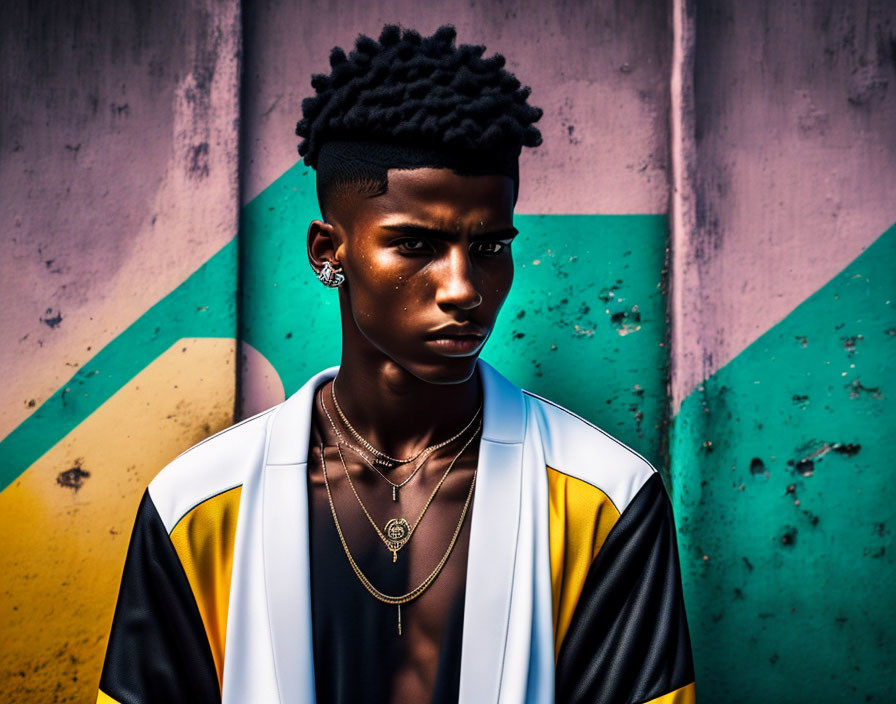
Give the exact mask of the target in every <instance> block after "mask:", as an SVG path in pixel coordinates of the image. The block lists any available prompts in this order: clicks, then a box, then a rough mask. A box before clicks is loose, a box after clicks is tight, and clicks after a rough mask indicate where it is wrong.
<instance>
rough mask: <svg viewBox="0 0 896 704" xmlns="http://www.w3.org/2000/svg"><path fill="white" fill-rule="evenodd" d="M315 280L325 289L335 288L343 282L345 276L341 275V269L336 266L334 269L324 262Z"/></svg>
mask: <svg viewBox="0 0 896 704" xmlns="http://www.w3.org/2000/svg"><path fill="white" fill-rule="evenodd" d="M317 278H318V279H320V282H321V283H322V284H323V285H324V286H326V287H327V288H336V287H338V286H341V285H342V282H343V281H345V274H343V273H342V267H341V266H339V265H338V264H337V265H336V266H335V267H334V266H333V265H332V264H330V262H328V261H325V262H324V265H323V266H322V267H321V269H320V272H318V274H317Z"/></svg>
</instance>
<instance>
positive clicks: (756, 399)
mask: <svg viewBox="0 0 896 704" xmlns="http://www.w3.org/2000/svg"><path fill="white" fill-rule="evenodd" d="M240 5H241V4H240V3H238V2H236V1H235V0H223V1H221V2H210V1H209V0H191V2H187V3H174V2H168V1H167V0H155V1H152V2H134V3H103V2H98V1H97V0H92V1H91V0H79V1H78V2H76V3H68V4H67V5H63V4H62V3H52V2H49V1H46V0H45V1H44V2H30V3H26V2H24V1H23V0H22V1H20V2H16V3H7V4H5V5H3V7H2V9H0V36H2V42H0V56H2V59H3V60H2V62H0V65H2V66H3V69H2V71H3V74H2V75H3V80H2V83H0V106H2V108H0V109H2V116H0V224H2V239H0V257H2V258H0V296H2V301H3V304H2V306H0V329H2V330H3V332H4V337H3V343H2V345H0V361H2V363H3V365H4V367H3V368H4V369H5V370H8V371H9V373H8V375H7V377H8V383H7V384H6V385H5V387H4V391H3V396H2V403H0V529H2V530H3V532H4V535H5V536H6V537H5V542H4V549H3V551H2V553H0V574H3V575H4V577H3V589H2V590H0V628H2V629H3V633H4V641H3V643H2V644H0V691H2V692H4V694H5V695H7V696H8V697H9V698H10V699H11V700H15V701H41V702H43V701H84V700H90V699H91V697H92V695H93V692H94V690H95V687H96V683H97V680H98V677H99V667H100V660H101V656H102V652H103V650H104V647H105V639H106V634H107V630H108V625H109V621H110V620H111V614H112V607H113V603H114V593H115V590H116V588H117V582H118V579H119V575H120V570H121V565H122V562H123V557H124V549H125V546H126V543H127V537H128V532H129V527H130V524H131V521H132V518H133V515H134V510H135V508H136V504H137V501H138V499H139V495H140V493H141V491H142V490H143V487H144V486H145V484H146V483H147V482H148V481H149V479H150V478H151V477H152V476H153V475H154V474H155V473H156V472H157V471H158V469H159V468H161V467H162V466H163V465H164V464H165V463H166V462H167V461H168V460H169V459H170V458H171V457H172V456H173V455H175V454H177V453H178V452H180V451H181V450H183V449H185V448H186V447H188V446H189V445H191V444H192V443H194V442H195V441H197V440H198V439H200V438H202V437H204V436H206V435H208V434H209V433H211V432H213V431H214V430H216V429H218V428H220V427H223V426H226V425H227V424H229V423H230V422H231V421H232V420H233V418H234V417H235V415H237V416H238V415H245V414H248V413H251V412H253V411H255V410H260V409H261V408H263V407H266V406H267V405H270V404H271V403H275V402H276V401H278V400H279V399H282V398H283V397H284V395H285V394H288V393H291V392H292V391H293V390H294V389H295V388H297V386H298V385H299V384H300V383H301V382H302V381H304V379H305V378H307V376H308V375H309V374H310V373H312V372H314V371H316V370H317V369H318V368H320V367H321V366H323V365H327V364H332V363H336V362H337V361H338V357H339V340H338V336H337V330H338V328H337V312H336V305H335V294H333V293H332V292H329V293H327V292H326V291H324V290H322V289H321V288H320V286H319V284H317V283H316V282H315V281H314V279H313V278H312V276H311V274H310V271H309V270H308V267H307V262H306V259H305V255H304V236H305V229H306V227H307V223H308V221H309V220H310V219H311V218H313V217H316V216H317V208H316V201H315V199H314V191H313V175H312V174H310V173H309V172H308V170H307V169H305V168H304V166H302V165H301V164H296V152H295V146H296V138H295V137H294V136H293V129H294V126H295V121H296V119H297V117H298V113H299V103H300V101H301V98H302V97H304V96H305V95H306V94H307V93H308V91H309V85H308V80H309V76H310V74H311V73H312V72H317V71H322V70H325V69H326V57H327V54H328V51H329V49H330V48H331V47H332V46H333V45H335V44H341V45H343V46H347V45H350V44H351V42H352V41H353V39H354V37H355V35H356V34H357V33H358V32H365V33H376V32H377V31H378V29H379V28H380V27H381V26H382V24H383V23H384V22H387V21H393V22H401V23H403V24H406V25H412V26H415V27H417V28H419V29H420V30H421V31H423V32H431V31H432V30H433V29H435V27H437V26H438V25H439V24H441V23H443V22H446V21H448V22H452V23H454V24H455V25H456V26H457V28H458V34H459V39H460V41H463V42H478V43H483V44H486V46H488V47H489V50H490V51H500V52H504V53H506V54H508V55H509V57H510V59H511V60H510V68H511V69H512V70H514V71H516V72H517V73H518V74H519V76H520V77H521V78H522V80H523V81H524V82H526V83H528V84H530V85H531V86H532V88H533V101H535V102H536V103H537V104H539V105H542V106H543V107H544V108H545V118H544V119H543V121H542V125H541V126H542V129H543V132H544V136H545V143H544V145H543V146H542V147H541V148H539V149H538V150H535V151H532V152H529V153H527V154H526V155H525V157H524V159H523V163H522V179H523V183H522V188H521V196H520V201H519V204H518V209H517V210H518V215H517V216H516V220H515V222H516V224H517V227H519V229H520V230H521V233H522V236H521V237H520V238H519V240H518V241H517V243H516V244H515V245H514V250H515V252H514V254H515V259H516V262H517V267H518V269H517V278H516V280H515V283H514V289H513V292H512V293H511V297H510V298H509V299H508V302H507V304H506V307H505V310H504V313H503V318H502V320H501V322H500V323H499V326H498V328H497V329H496V330H495V333H494V336H493V339H492V340H491V341H490V343H489V346H488V348H487V350H486V353H485V357H486V358H487V359H489V360H490V361H492V362H494V363H495V364H497V365H498V366H499V367H500V368H501V369H502V370H503V371H504V372H505V373H507V374H508V375H509V376H511V378H513V379H514V380H515V381H517V382H518V383H521V384H523V385H525V386H527V387H528V388H530V389H532V390H534V391H536V392H539V393H543V394H545V395H548V396H550V397H551V398H554V399H556V400H557V401H559V402H561V403H564V404H566V405H568V406H569V407H571V408H573V409H574V410H576V411H578V412H580V413H582V414H583V415H585V416H587V417H589V418H590V419H592V420H594V421H596V422H597V423H598V424H600V425H602V426H603V427H605V428H606V429H607V430H609V431H611V432H613V433H614V434H615V435H617V436H618V437H620V438H622V439H623V440H625V441H626V442H628V443H629V444H631V445H632V446H633V447H635V448H636V449H638V450H640V451H642V452H643V453H645V454H646V455H647V456H648V457H650V458H651V459H652V460H653V461H654V462H655V463H656V464H658V465H660V466H665V467H666V468H667V469H669V471H670V472H671V475H669V476H670V479H671V482H670V483H669V487H670V489H671V490H672V492H673V497H674V501H675V504H676V512H677V514H676V515H677V520H678V524H679V530H680V544H681V549H682V564H683V567H684V573H685V579H686V590H687V599H688V607H689V616H690V621H691V625H692V632H693V633H692V634H693V640H694V645H695V653H696V657H697V668H698V672H697V677H698V682H699V684H698V691H700V693H701V699H702V700H703V701H731V702H738V701H743V702H748V701H774V702H790V701H792V702H800V701H807V700H813V701H819V702H840V701H854V700H856V699H860V700H870V701H884V700H886V698H887V694H888V690H887V687H888V684H889V683H888V682H887V677H886V675H887V673H888V672H889V670H890V669H891V668H890V666H889V663H890V662H891V661H892V659H893V656H894V653H893V642H894V635H896V633H894V631H896V625H894V620H893V619H892V618H890V617H888V616H887V615H886V614H887V613H888V610H887V609H883V610H881V609H880V608H879V605H880V604H882V603H884V602H886V593H887V591H886V588H887V586H888V585H889V583H890V582H892V578H893V569H892V560H893V546H892V526H893V524H894V523H893V521H894V518H896V517H894V515H893V514H894V509H893V508H892V506H894V505H896V504H894V498H896V497H893V496H892V491H891V490H890V488H889V484H888V482H887V478H888V477H887V475H886V468H888V464H889V457H891V456H892V454H893V451H894V450H896V447H894V446H893V442H892V441H891V440H890V439H889V436H890V434H889V433H888V432H887V431H888V427H887V425H886V423H887V421H888V419H892V417H893V410H894V409H892V408H891V405H892V404H891V402H890V401H889V400H888V399H889V395H888V394H889V393H890V391H889V390H890V386H892V384H893V383H894V382H896V379H894V372H893V363H892V359H893V358H894V350H893V345H894V344H896V317H894V311H893V304H892V302H893V300H894V296H896V290H894V289H896V286H894V282H893V275H892V274H891V272H892V271H893V270H894V266H896V262H894V260H896V228H894V226H893V225H894V221H896V210H894V206H893V202H894V200H893V198H892V197H891V192H892V187H893V186H892V185H893V183H894V182H896V119H894V115H896V109H894V108H896V105H894V101H896V94H894V92H893V87H894V82H896V75H894V68H896V54H894V51H896V50H894V47H896V32H894V27H896V13H894V9H893V7H892V4H890V5H888V4H887V3H885V2H883V0H878V1H877V2H869V1H868V0H863V2H859V3H833V2H821V1H817V2H803V3H796V4H790V5H787V6H782V5H780V4H772V3H770V2H754V3H735V2H728V1H727V0H726V1H725V2H721V3H720V2H712V3H710V2H703V1H702V0H699V1H698V0H670V2H669V3H667V4H664V3H651V2H618V1H617V2H611V1H609V0H592V1H590V2H586V3H573V2H554V3H537V2H460V1H459V0H446V1H445V2H442V3H440V4H439V5H438V8H437V9H434V8H433V6H431V5H426V6H422V7H421V5H420V4H419V3H412V2H409V1H408V0H395V1H393V2H384V1H382V0H380V1H378V2H368V3H354V2H347V1H345V0H337V1H336V2H334V3H329V4H327V3H321V2H312V1H311V0H295V1H293V2H272V1H269V2H253V3H242V5H243V6H242V7H240ZM673 19H674V20H675V22H674V23H673V21H672V20H673ZM673 47H675V48H676V51H675V52H673ZM240 52H242V57H243V58H242V61H243V67H244V69H245V70H244V73H243V74H242V76H243V79H244V80H243V81H242V83H241V82H240V81H239V76H240V72H239V69H240ZM670 125H671V127H670ZM670 135H672V138H671V140H670ZM238 144H241V145H242V147H241V150H240V153H238ZM670 205H671V206H672V210H671V212H672V215H673V217H672V218H671V219H670V222H671V246H672V250H673V251H672V256H671V258H669V257H667V245H668V244H669V242H670V240H669V233H668V232H667V230H668V227H667V218H666V213H667V212H669V210H670ZM667 259H669V262H670V264H671V268H670V270H669V274H667V273H666V262H667ZM238 282H239V286H238ZM667 289H671V292H672V296H671V297H670V298H669V301H670V302H669V303H668V304H667V297H666V291H667ZM237 310H239V318H240V319H239V321H238V320H237ZM238 341H239V342H238ZM667 370H668V371H670V372H671V384H670V386H669V388H670V389H671V392H670V393H671V399H670V398H668V397H667ZM237 389H240V391H241V395H240V398H237ZM670 408H671V409H672V412H671V413H670ZM670 419H671V421H672V424H673V427H672V431H673V432H672V433H671V435H669V433H668V432H667V429H668V428H667V426H668V422H669V420H670ZM881 611H883V612H884V613H883V615H881ZM868 697H870V699H867V698H868Z"/></svg>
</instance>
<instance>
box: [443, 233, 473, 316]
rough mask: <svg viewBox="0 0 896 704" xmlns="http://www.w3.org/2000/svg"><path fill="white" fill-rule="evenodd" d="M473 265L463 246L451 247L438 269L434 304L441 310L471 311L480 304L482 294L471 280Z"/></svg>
mask: <svg viewBox="0 0 896 704" xmlns="http://www.w3.org/2000/svg"><path fill="white" fill-rule="evenodd" d="M473 273H474V272H473V265H472V262H471V261H470V255H469V253H468V252H467V249H466V248H465V247H463V246H455V247H451V248H450V250H449V251H448V253H447V256H446V258H445V261H444V263H443V266H441V267H439V269H438V274H437V283H436V303H437V304H438V305H439V306H441V307H443V308H460V309H461V310H472V309H473V308H476V307H477V306H478V305H479V304H480V303H482V294H480V293H479V291H478V290H477V288H476V284H475V282H474V280H473Z"/></svg>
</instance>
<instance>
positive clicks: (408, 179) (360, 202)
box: [351, 168, 514, 229]
mask: <svg viewBox="0 0 896 704" xmlns="http://www.w3.org/2000/svg"><path fill="white" fill-rule="evenodd" d="M513 186H514V184H513V180H512V179H511V178H509V177H508V176H501V175H497V174H489V175H482V176H461V175H459V174H456V173H455V172H453V171H451V170H450V169H441V168H421V169H390V170H389V171H388V187H387V189H386V192H385V193H383V194H381V195H377V196H374V197H371V196H369V195H367V196H365V195H364V194H357V197H353V198H351V206H352V208H353V209H354V211H355V212H354V213H353V217H352V219H353V220H354V221H355V222H358V218H361V219H362V220H366V221H368V222H369V221H371V220H374V221H378V222H383V221H386V220H389V221H391V220H392V219H405V220H409V221H414V222H418V223H420V224H423V223H427V224H431V225H433V226H438V227H441V228H446V229H453V228H460V227H465V226H468V225H469V226H475V225H478V224H479V223H482V224H483V225H485V226H491V227H494V226H509V225H511V224H512V222H513V190H514V188H513Z"/></svg>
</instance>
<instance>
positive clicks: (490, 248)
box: [470, 240, 510, 257]
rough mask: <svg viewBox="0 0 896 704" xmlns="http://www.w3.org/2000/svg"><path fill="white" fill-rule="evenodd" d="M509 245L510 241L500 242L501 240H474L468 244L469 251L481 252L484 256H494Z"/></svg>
mask: <svg viewBox="0 0 896 704" xmlns="http://www.w3.org/2000/svg"><path fill="white" fill-rule="evenodd" d="M509 246H510V242H506V241H505V242H502V241H501V240H486V241H484V242H474V243H473V244H471V245H470V251H472V252H473V253H474V254H481V255H482V256H485V257H496V256H498V255H499V254H501V253H503V252H504V250H505V249H507V248H508V247H509Z"/></svg>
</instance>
